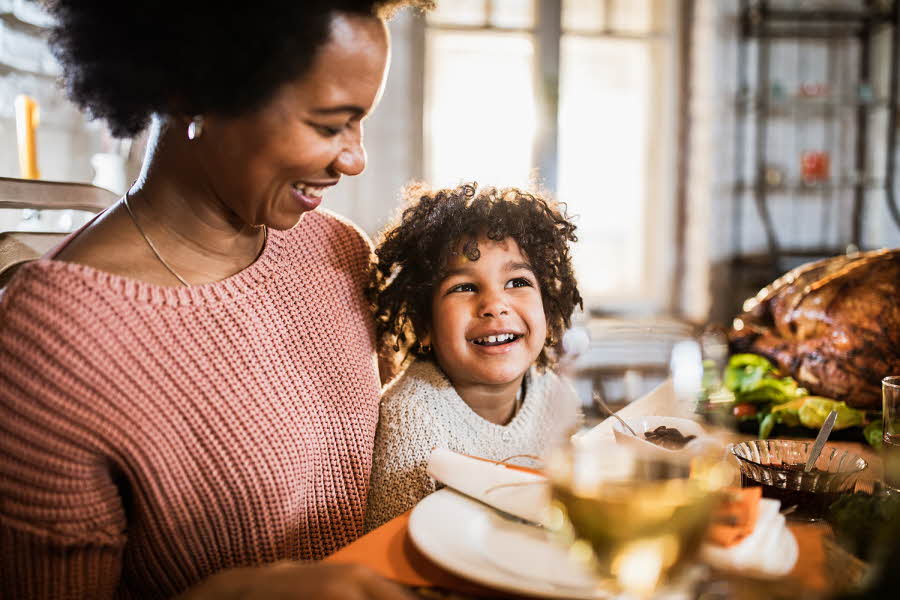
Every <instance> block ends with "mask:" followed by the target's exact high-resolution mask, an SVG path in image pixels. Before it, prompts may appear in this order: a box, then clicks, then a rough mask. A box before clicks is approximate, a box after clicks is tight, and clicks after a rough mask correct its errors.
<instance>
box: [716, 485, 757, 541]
mask: <svg viewBox="0 0 900 600" xmlns="http://www.w3.org/2000/svg"><path fill="white" fill-rule="evenodd" d="M726 494H727V495H728V499H727V500H726V501H725V502H724V503H722V505H721V506H719V509H718V510H717V511H716V513H715V515H714V517H713V524H712V526H710V528H709V532H708V533H707V534H706V541H707V542H710V543H712V544H716V545H718V546H724V547H726V548H728V547H729V546H734V545H735V544H737V543H738V542H740V541H741V540H743V539H744V538H746V537H747V536H748V535H750V534H751V533H752V532H753V528H754V527H756V520H757V518H758V517H759V500H760V498H762V488H761V487H759V486H756V487H747V488H728V490H726Z"/></svg>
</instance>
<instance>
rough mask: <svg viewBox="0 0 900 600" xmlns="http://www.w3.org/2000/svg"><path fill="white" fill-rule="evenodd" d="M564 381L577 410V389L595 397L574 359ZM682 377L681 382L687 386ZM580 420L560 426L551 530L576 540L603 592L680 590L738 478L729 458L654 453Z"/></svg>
mask: <svg viewBox="0 0 900 600" xmlns="http://www.w3.org/2000/svg"><path fill="white" fill-rule="evenodd" d="M697 360H698V361H699V353H698V359H697ZM674 368H675V367H674V366H673V369H674ZM679 370H681V368H680V367H679ZM561 375H562V385H563V386H565V387H566V388H567V390H568V391H562V392H561V393H560V396H561V397H567V398H569V400H568V402H569V404H570V405H572V406H576V405H577V404H578V403H579V402H578V400H576V399H575V397H576V396H577V392H574V390H576V389H578V388H579V386H580V387H581V393H582V394H583V393H585V390H586V388H585V385H584V383H585V381H590V380H591V378H590V374H585V373H583V372H581V371H580V370H579V368H578V363H577V362H573V361H568V362H567V361H566V360H565V359H564V360H563V361H562V362H561ZM673 375H674V376H675V377H674V378H675V379H677V377H678V374H673ZM681 377H682V379H681V380H680V381H675V385H676V386H677V385H684V374H683V373H681ZM698 377H699V376H698ZM579 381H580V383H579ZM698 385H699V382H698ZM674 387H675V386H673V389H674ZM589 388H590V386H587V389H589ZM683 391H684V390H681V392H683ZM578 416H579V415H578V411H577V410H574V409H573V410H570V411H568V413H567V416H566V417H565V418H564V419H563V420H564V421H565V422H566V423H567V425H568V427H567V426H566V425H565V424H563V425H560V427H559V431H558V435H557V443H556V444H555V446H554V449H553V450H552V451H551V452H550V453H548V460H547V472H548V475H549V477H550V479H551V484H552V498H553V505H552V510H551V519H550V520H551V527H553V528H554V529H556V530H557V531H558V532H560V533H561V535H562V536H563V538H564V539H566V540H568V542H569V543H570V544H571V546H570V554H571V555H572V557H573V558H575V559H576V560H579V561H581V562H584V563H586V564H588V565H589V566H590V567H591V568H592V570H593V572H594V574H595V581H596V583H597V588H598V591H599V592H606V593H609V594H612V595H620V594H625V595H626V596H628V597H634V598H646V597H649V596H650V595H651V594H653V593H654V592H656V591H659V590H660V589H665V588H667V589H669V590H670V591H673V592H676V593H677V591H678V590H679V589H682V588H684V586H685V585H686V583H687V582H689V581H691V580H692V579H693V577H694V575H695V574H696V569H695V568H694V567H695V565H696V562H695V559H696V557H697V555H698V553H699V550H700V546H701V544H702V542H703V540H704V537H705V535H706V531H707V529H708V527H709V525H710V520H711V516H712V514H713V512H714V509H715V506H716V505H717V503H718V502H719V501H720V500H721V491H722V488H723V487H724V485H725V484H726V483H727V481H728V478H729V477H730V476H731V475H730V473H728V472H726V471H725V470H724V468H723V464H722V462H721V453H720V452H717V451H715V450H714V449H712V448H710V449H709V450H705V451H702V452H685V453H680V452H659V451H658V450H655V449H653V448H650V449H648V451H647V452H644V451H643V450H642V449H641V444H640V443H638V444H620V443H617V442H616V440H615V438H614V437H613V436H611V435H605V434H603V431H602V428H601V429H594V428H593V427H592V426H593V425H594V423H592V422H591V420H590V419H587V420H585V419H584V418H582V419H581V420H580V421H579V419H578ZM582 416H583V415H582ZM656 416H666V415H656ZM573 434H574V435H573ZM639 434H640V432H639ZM648 445H649V442H648Z"/></svg>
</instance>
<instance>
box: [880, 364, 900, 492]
mask: <svg viewBox="0 0 900 600" xmlns="http://www.w3.org/2000/svg"><path fill="white" fill-rule="evenodd" d="M881 395H882V411H883V412H882V414H883V418H884V434H883V438H882V441H883V442H884V449H883V458H884V482H885V484H886V485H887V486H888V487H891V488H893V489H895V490H900V375H894V376H891V377H885V378H884V379H882V380H881Z"/></svg>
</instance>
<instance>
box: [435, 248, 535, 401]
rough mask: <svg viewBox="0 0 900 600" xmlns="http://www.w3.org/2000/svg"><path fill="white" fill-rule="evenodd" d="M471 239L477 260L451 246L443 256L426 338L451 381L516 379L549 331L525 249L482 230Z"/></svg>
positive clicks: (501, 382) (490, 383) (482, 383)
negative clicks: (475, 245) (444, 267)
mask: <svg viewBox="0 0 900 600" xmlns="http://www.w3.org/2000/svg"><path fill="white" fill-rule="evenodd" d="M464 242H465V240H464V241H463V242H461V243H460V244H459V246H458V247H459V248H462V247H463V243H464ZM477 242H478V249H479V251H480V252H481V256H480V257H479V258H478V260H475V261H472V260H469V259H467V258H466V257H465V255H464V254H463V253H462V252H457V253H456V254H455V255H453V256H451V258H450V260H449V261H448V264H447V275H446V276H445V277H444V279H443V280H441V282H440V283H439V284H438V285H437V287H436V289H435V292H434V296H433V299H432V303H431V315H432V325H431V330H430V331H429V332H428V336H426V339H425V340H424V341H425V342H426V343H430V344H431V346H432V347H433V348H434V353H435V356H436V357H437V361H438V364H440V366H441V368H442V369H443V370H444V372H445V373H446V374H447V376H448V377H449V378H450V381H451V382H452V383H453V385H454V386H455V387H456V388H457V389H459V388H460V387H466V386H485V385H487V386H493V385H506V384H509V383H513V382H519V381H521V377H522V376H523V375H524V374H525V372H526V371H527V370H528V368H529V367H530V366H531V365H532V364H533V363H534V361H535V360H536V359H537V357H538V355H539V354H540V353H541V350H542V349H543V347H544V343H545V340H546V338H547V320H546V317H545V315H544V304H543V302H542V300H541V291H540V289H539V287H538V281H537V278H536V277H535V275H534V272H533V271H532V269H531V266H530V261H529V260H528V257H526V256H525V255H524V254H523V253H522V251H521V249H520V248H519V245H518V244H517V243H516V242H515V240H513V239H512V238H506V239H504V240H501V241H499V242H496V241H493V240H489V239H487V238H485V237H483V236H482V237H479V238H478V239H477ZM492 340H493V341H492Z"/></svg>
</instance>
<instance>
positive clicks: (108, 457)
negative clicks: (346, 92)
mask: <svg viewBox="0 0 900 600" xmlns="http://www.w3.org/2000/svg"><path fill="white" fill-rule="evenodd" d="M369 253H370V247H369V245H368V242H367V240H366V238H365V236H364V235H362V234H361V233H360V232H358V231H357V230H356V229H355V228H353V227H352V226H351V225H349V224H347V223H346V222H344V221H342V220H340V219H339V218H337V217H335V216H334V215H329V214H327V213H323V212H313V213H308V214H306V215H304V216H303V219H302V220H301V223H300V225H298V226H297V227H296V228H295V229H293V230H292V231H288V232H276V231H272V232H270V235H269V239H268V243H267V245H266V248H265V249H264V251H263V253H262V255H261V256H260V258H259V259H258V260H257V261H256V262H255V263H254V264H253V265H252V266H250V267H248V268H247V269H245V270H244V271H242V272H241V273H239V274H237V275H235V276H233V277H230V278H228V279H226V280H224V281H221V282H218V283H213V284H208V285H201V286H196V287H190V288H176V287H171V288H170V287H159V286H155V285H150V284H146V283H143V282H140V281H136V280H133V279H129V278H127V277H120V276H115V275H111V274H109V273H104V272H100V271H97V270H95V269H92V268H89V267H85V266H81V265H76V264H72V263H65V262H61V261H54V260H41V261H37V262H34V263H31V264H29V265H27V266H25V267H23V268H22V269H21V270H20V272H19V273H18V275H17V276H16V278H15V279H14V280H13V281H12V282H11V284H10V285H9V287H8V288H7V289H6V292H5V293H4V295H3V296H2V298H0V597H11V598H30V597H42V598H43V597H52V598H63V597H65V598H108V597H125V598H128V597H133V598H136V597H139V598H162V597H169V596H172V595H174V594H176V593H178V592H181V591H183V590H185V589H186V588H188V587H190V586H191V585H193V584H195V583H197V582H199V581H201V580H202V579H204V578H205V577H207V576H208V575H210V574H211V573H215V572H216V571H220V570H222V569H226V568H229V567H234V566H240V565H258V564H261V563H267V562H272V561H276V560H279V559H287V558H291V559H318V558H322V557H324V556H326V555H327V554H329V553H331V552H333V551H334V550H336V549H338V548H340V547H341V546H342V545H344V544H346V543H348V542H350V541H352V540H353V539H354V538H356V537H358V536H359V535H360V534H361V533H362V527H363V513H364V510H365V507H366V493H367V489H368V481H369V471H370V468H371V458H372V445H373V441H374V434H375V425H376V421H377V418H378V391H379V382H378V377H377V364H376V359H375V354H374V347H373V339H374V331H373V328H372V324H371V322H370V318H369V313H368V311H367V309H366V306H365V304H364V301H363V296H362V289H363V285H364V283H365V269H366V265H367V261H368V259H369Z"/></svg>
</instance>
